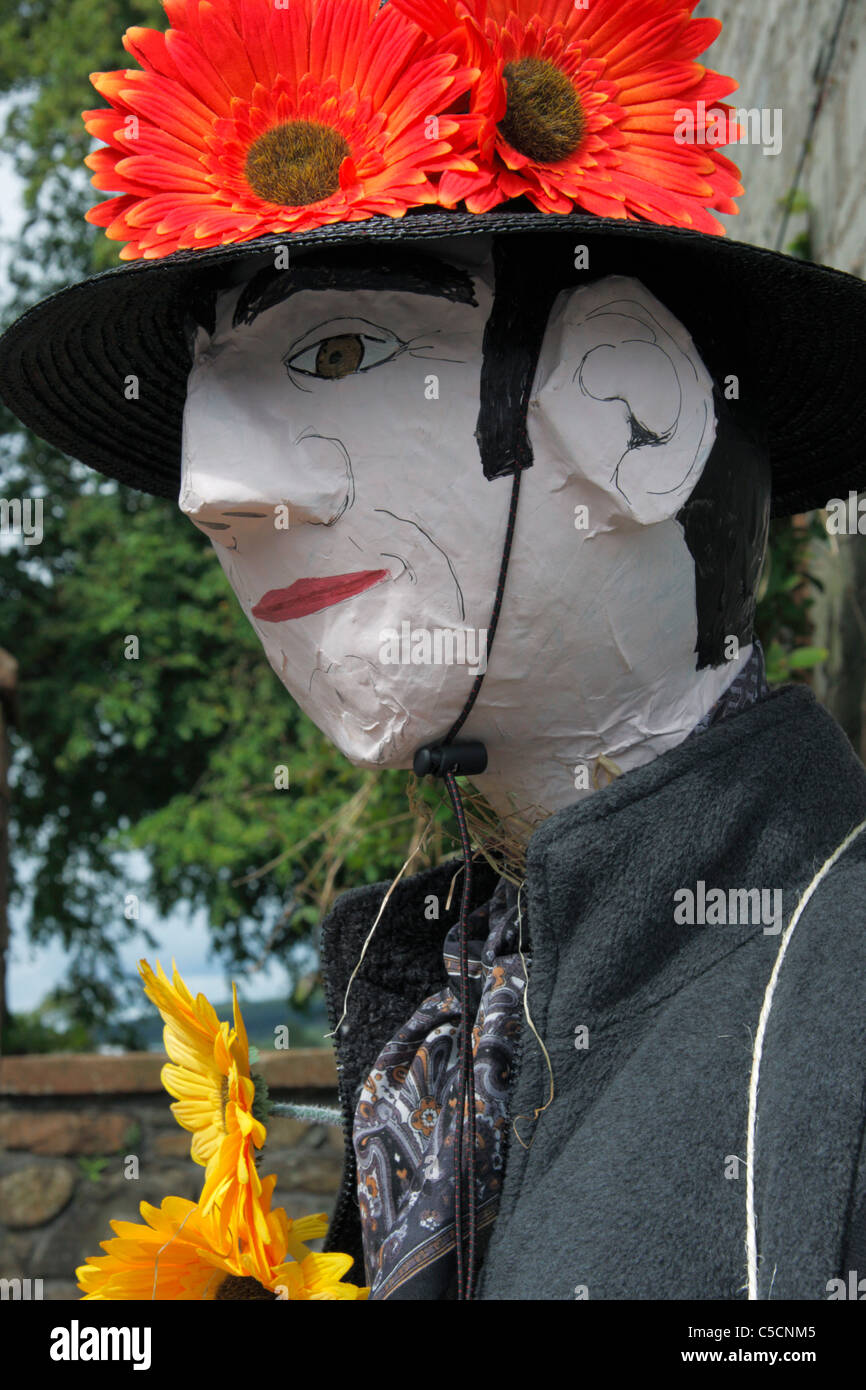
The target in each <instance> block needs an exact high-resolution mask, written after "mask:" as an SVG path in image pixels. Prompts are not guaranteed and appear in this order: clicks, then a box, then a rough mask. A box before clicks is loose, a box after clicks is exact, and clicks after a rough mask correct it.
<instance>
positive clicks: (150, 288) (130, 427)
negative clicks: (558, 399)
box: [0, 210, 866, 516]
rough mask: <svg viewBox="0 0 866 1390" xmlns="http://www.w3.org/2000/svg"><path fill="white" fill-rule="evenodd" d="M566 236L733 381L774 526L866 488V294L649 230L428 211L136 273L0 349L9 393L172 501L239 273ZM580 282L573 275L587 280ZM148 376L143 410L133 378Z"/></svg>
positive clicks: (696, 236)
mask: <svg viewBox="0 0 866 1390" xmlns="http://www.w3.org/2000/svg"><path fill="white" fill-rule="evenodd" d="M518 233H519V234H525V233H532V234H537V233H544V234H550V233H558V234H560V242H561V241H562V238H563V237H570V238H573V240H574V243H575V244H580V245H586V246H587V247H588V249H589V267H590V272H589V273H590V276H591V278H593V279H594V278H596V277H597V276H598V275H600V274H619V275H634V276H635V277H636V278H638V279H641V280H642V281H643V282H644V283H645V284H646V285H647V288H649V289H650V290H651V291H652V292H653V293H654V294H656V296H657V297H658V298H659V299H660V300H661V301H662V302H663V303H664V304H665V305H666V306H667V307H668V308H669V309H670V310H671V311H672V312H673V313H674V314H675V315H676V316H677V317H678V318H679V319H680V320H681V321H682V322H683V323H684V324H685V325H686V326H687V328H688V329H689V331H690V332H691V333H692V336H693V337H694V339H695V341H696V343H697V346H698V348H699V350H700V351H701V354H702V356H703V357H704V360H705V362H706V363H707V366H708V368H709V369H710V371H711V372H712V374H713V376H714V377H715V379H716V381H717V382H719V383H720V384H722V385H724V383H725V382H726V381H727V380H728V379H729V378H736V379H737V387H736V390H737V391H738V393H739V398H740V400H741V401H742V404H743V409H744V411H745V412H747V413H748V415H749V418H750V419H751V420H752V421H757V422H758V425H759V427H760V431H761V434H762V437H763V441H764V444H765V447H766V449H767V452H768V454H769V457H770V462H771V465H772V470H773V512H774V514H775V515H777V516H784V515H789V514H791V513H792V512H800V511H807V510H811V509H813V508H816V507H823V506H826V504H827V502H828V501H829V500H830V499H831V498H834V497H843V498H844V497H846V496H847V494H848V492H849V491H850V490H852V489H854V490H858V491H859V490H860V489H861V488H863V487H866V451H864V448H863V437H864V428H863V426H864V420H863V416H864V405H866V350H864V324H866V283H864V282H863V281H862V280H858V279H856V278H855V277H854V276H851V275H846V274H845V273H843V272H842V271H838V270H833V269H831V268H829V267H827V266H819V265H814V264H812V263H810V262H806V261H801V260H797V259H794V258H793V257H790V256H785V255H781V254H779V253H777V252H773V251H769V250H766V249H765V248H762V247H758V246H750V245H746V244H744V243H741V242H735V241H731V240H729V239H728V238H726V237H716V236H710V235H707V234H705V233H700V232H691V231H687V230H681V229H678V228H669V227H659V226H656V225H654V224H650V223H643V222H625V221H623V222H618V221H614V220H612V219H601V218H597V217H592V216H590V215H585V216H584V215H580V214H575V213H571V214H567V215H556V214H549V213H541V212H537V211H535V210H532V211H521V212H515V211H510V210H509V211H502V210H500V211H496V212H490V213H483V214H472V213H449V212H445V211H431V212H428V211H419V212H415V213H411V214H409V215H407V216H406V217H404V218H402V219H393V218H388V217H375V218H371V219H370V220H368V221H365V222H354V223H335V224H332V225H330V226H325V227H320V228H318V229H317V230H315V231H311V232H304V233H300V234H296V235H293V236H291V237H287V236H285V235H283V236H280V235H272V236H266V237H259V238H257V239H256V240H255V241H250V242H243V243H233V244H231V245H227V246H218V247H213V248H209V249H207V250H190V251H178V252H176V253H175V254H173V255H171V256H166V257H164V258H162V259H158V260H151V261H134V262H130V263H128V264H125V265H123V266H120V267H119V268H117V269H114V270H109V271H106V272H104V273H103V274H101V275H95V276H92V277H91V278H90V279H87V280H83V281H81V282H79V283H78V284H75V285H72V286H70V287H69V288H68V289H65V290H61V291H60V292H59V293H58V294H55V295H52V296H51V297H50V298H48V299H45V300H43V301H42V302H41V303H39V304H37V305H35V306H34V308H32V309H30V310H28V312H27V313H25V314H23V315H22V316H21V318H19V319H18V320H17V321H16V322H15V323H13V324H12V326H11V327H10V328H9V329H8V330H7V331H6V333H5V334H4V335H3V337H2V338H0V396H2V398H3V400H4V402H5V403H6V405H7V406H8V407H9V409H10V410H11V411H13V412H14V414H15V415H17V416H18V417H19V419H21V420H22V421H23V423H24V424H25V425H27V426H28V427H29V428H30V429H32V430H33V431H34V432H35V433H36V434H37V435H39V436H40V437H41V438H42V439H45V440H47V441H48V442H49V443H50V444H52V445H54V446H55V447H56V448H58V449H60V450H62V451H63V452H64V453H67V454H70V455H71V456H72V457H73V458H76V459H80V460H81V462H82V463H85V464H87V465H88V466H89V467H91V468H95V469H97V470H98V471H99V472H100V473H103V474H105V475H106V476H108V477H111V478H116V479H117V480H118V481H119V482H122V483H125V484H127V485H128V486H130V487H133V488H137V489H138V490H139V491H141V492H146V493H151V494H153V495H155V496H159V497H170V498H173V499H176V498H177V496H178V493H179V486H180V463H181V440H182V423H183V411H184V403H185V396H186V382H187V376H188V373H189V369H190V366H191V358H190V349H189V343H188V337H187V333H186V331H185V325H184V319H185V313H186V308H187V305H188V303H189V300H190V298H191V296H192V295H194V293H195V292H196V290H197V289H199V290H200V287H201V285H202V283H203V282H206V281H207V280H208V279H211V280H212V279H213V276H214V274H215V273H219V272H222V271H228V270H230V268H231V263H232V262H238V263H239V267H238V268H239V269H240V268H241V267H242V264H243V263H246V262H249V263H250V265H251V266H253V265H254V263H255V258H261V257H262V255H263V254H264V255H265V256H266V257H268V258H273V248H274V247H276V246H286V245H288V246H289V247H290V248H297V249H299V250H300V249H304V250H312V249H316V248H319V247H334V248H335V249H338V248H339V247H340V246H341V245H343V244H344V243H347V242H350V241H359V240H360V241H363V242H365V243H368V244H370V243H373V244H375V243H383V244H384V243H394V242H409V241H419V240H425V239H428V238H437V237H439V238H441V237H459V236H478V235H481V234H486V235H496V236H509V235H513V234H518ZM577 278H579V277H577V276H575V279H577ZM130 377H135V378H137V380H138V391H137V399H135V400H129V399H127V394H125V383H127V381H128V380H129V378H130Z"/></svg>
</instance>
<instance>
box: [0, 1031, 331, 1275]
mask: <svg viewBox="0 0 866 1390" xmlns="http://www.w3.org/2000/svg"><path fill="white" fill-rule="evenodd" d="M164 1061H165V1058H164V1057H162V1056H159V1055H156V1054H153V1053H130V1054H127V1055H125V1056H119V1057H104V1056H85V1055H81V1054H73V1053H70V1054H53V1055H47V1056H32V1057H7V1058H3V1059H2V1060H0V1279H6V1280H12V1279H20V1280H26V1279H29V1280H30V1281H31V1284H30V1289H31V1294H35V1293H36V1291H37V1287H38V1286H37V1285H36V1284H35V1283H34V1281H35V1280H41V1281H42V1286H41V1294H42V1297H43V1298H45V1299H54V1300H60V1299H79V1298H80V1297H81V1294H80V1292H79V1290H78V1289H77V1287H76V1283H75V1274H74V1271H75V1268H76V1266H77V1265H80V1264H82V1263H83V1261H84V1260H85V1258H86V1257H87V1256H88V1255H99V1254H101V1253H102V1251H101V1249H100V1242H101V1241H103V1240H108V1239H110V1238H111V1236H112V1235H113V1232H112V1230H111V1227H110V1226H109V1221H111V1220H122V1221H140V1219H141V1218H140V1215H139V1204H140V1203H141V1202H142V1201H146V1202H150V1203H152V1204H153V1205H154V1206H158V1205H159V1203H160V1202H161V1201H162V1199H163V1197H167V1196H177V1197H187V1198H189V1199H190V1200H192V1201H195V1200H197V1198H198V1196H199V1193H200V1191H201V1185H202V1180H203V1175H204V1169H203V1168H200V1167H199V1166H198V1165H197V1164H195V1163H193V1162H192V1160H191V1159H190V1157H189V1143H190V1135H188V1134H187V1133H186V1132H185V1131H184V1130H182V1129H180V1128H179V1126H178V1125H177V1123H176V1122H175V1120H174V1117H173V1115H172V1113H171V1111H170V1109H169V1105H170V1103H171V1101H170V1097H169V1096H167V1095H166V1093H165V1091H164V1090H163V1089H162V1087H161V1085H160V1080H159V1073H160V1068H161V1066H162V1064H163V1062H164ZM255 1069H256V1071H260V1072H261V1073H262V1074H263V1075H264V1077H265V1079H266V1081H267V1082H268V1086H269V1089H270V1093H271V1097H272V1099H274V1100H278V1101H295V1102H303V1103H310V1102H312V1103H314V1104H317V1105H327V1106H336V1105H337V1093H336V1072H335V1068H334V1059H333V1054H332V1053H331V1052H330V1051H329V1050H326V1049H322V1050H307V1051H305V1050H301V1049H299V1050H297V1051H295V1052H287V1053H285V1054H274V1055H273V1056H270V1057H264V1056H263V1057H262V1058H261V1059H260V1061H259V1062H257V1063H256V1068H255ZM342 1154H343V1141H342V1134H341V1131H340V1130H339V1129H337V1128H336V1127H333V1126H330V1125H327V1126H326V1125H311V1124H306V1123H303V1122H301V1121H299V1120H295V1119H286V1118H282V1117H276V1118H273V1119H271V1121H270V1123H269V1125H268V1142H267V1145H266V1147H265V1150H264V1153H263V1158H262V1161H261V1164H260V1172H261V1173H262V1174H265V1173H276V1174H277V1179H278V1181H277V1188H276V1197H275V1201H276V1203H277V1204H278V1205H280V1206H283V1207H285V1209H286V1211H287V1212H288V1214H289V1215H290V1216H303V1215H306V1214H308V1213H312V1212H318V1211H325V1212H327V1213H328V1216H330V1215H331V1211H332V1208H333V1205H334V1201H335V1198H336V1194H337V1190H338V1188H339V1184H340V1177H341V1173H342ZM130 1158H134V1159H136V1160H137V1163H130V1162H129V1159H130ZM136 1168H137V1171H138V1176H137V1177H130V1176H127V1175H126V1174H128V1173H130V1172H134V1171H135V1170H136ZM24 1287H25V1290H26V1286H24Z"/></svg>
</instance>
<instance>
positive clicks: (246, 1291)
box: [75, 1176, 369, 1302]
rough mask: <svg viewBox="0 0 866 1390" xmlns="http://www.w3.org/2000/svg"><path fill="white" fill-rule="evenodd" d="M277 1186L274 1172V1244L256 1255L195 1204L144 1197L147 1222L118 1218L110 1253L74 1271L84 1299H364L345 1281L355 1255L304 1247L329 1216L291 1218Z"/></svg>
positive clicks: (266, 1188) (269, 1221)
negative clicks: (278, 1204) (156, 1203)
mask: <svg viewBox="0 0 866 1390" xmlns="http://www.w3.org/2000/svg"><path fill="white" fill-rule="evenodd" d="M275 1183H276V1178H275V1177H273V1176H271V1177H268V1178H265V1180H264V1182H263V1184H262V1210H263V1213H264V1217H265V1221H266V1225H267V1228H268V1241H267V1242H266V1244H265V1246H264V1247H263V1248H262V1250H261V1251H259V1252H258V1253H255V1252H253V1251H252V1250H249V1249H247V1248H245V1247H244V1246H243V1245H241V1247H240V1249H239V1250H235V1249H233V1242H232V1241H231V1240H229V1241H228V1242H224V1241H222V1240H221V1238H220V1235H219V1229H218V1224H217V1222H216V1221H214V1219H213V1218H212V1217H208V1216H205V1215H204V1214H203V1212H202V1210H201V1206H200V1205H199V1206H196V1204H195V1203H194V1202H188V1201H185V1200H184V1199H183V1198H182V1197H166V1198H165V1199H164V1201H163V1203H162V1205H161V1206H160V1207H152V1206H150V1205H149V1204H148V1203H147V1202H142V1204H141V1215H142V1216H143V1218H144V1221H145V1223H146V1224H145V1225H138V1224H137V1223H135V1222H132V1221H112V1222H111V1227H112V1230H113V1231H114V1232H115V1239H114V1240H105V1241H103V1242H102V1248H103V1250H104V1251H105V1254H104V1255H92V1256H90V1257H89V1259H88V1260H87V1262H86V1264H83V1265H81V1266H80V1267H79V1268H78V1269H77V1270H76V1271H75V1272H76V1275H77V1277H78V1287H79V1288H80V1289H82V1290H83V1293H84V1298H85V1300H93V1299H101V1300H141V1301H143V1300H152V1299H156V1300H158V1301H160V1302H162V1301H165V1300H175V1299H176V1300H181V1301H184V1300H185V1301H190V1300H196V1299H205V1300H212V1299H246V1300H249V1299H280V1300H287V1301H296V1300H299V1299H314V1300H322V1299H365V1298H366V1297H367V1295H368V1292H369V1290H368V1289H366V1288H359V1287H358V1286H357V1285H355V1284H344V1283H343V1282H342V1280H343V1275H344V1274H346V1273H347V1272H348V1270H349V1269H350V1267H351V1265H352V1260H351V1257H350V1256H349V1255H338V1254H331V1255H317V1254H314V1253H312V1252H311V1251H310V1250H309V1249H308V1248H307V1246H306V1245H305V1244H304V1242H305V1241H308V1240H317V1239H319V1237H321V1236H323V1235H325V1233H326V1231H327V1227H328V1222H327V1218H326V1217H325V1215H324V1214H321V1215H318V1216H305V1217H302V1218H301V1219H300V1220H298V1221H294V1222H292V1221H290V1220H289V1219H288V1217H287V1216H286V1214H285V1212H284V1211H283V1210H282V1208H278V1209H277V1210H276V1211H272V1210H271V1205H270V1204H271V1197H272V1194H273V1190H274V1184H275Z"/></svg>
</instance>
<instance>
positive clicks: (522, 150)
mask: <svg viewBox="0 0 866 1390" xmlns="http://www.w3.org/2000/svg"><path fill="white" fill-rule="evenodd" d="M503 76H504V78H505V83H506V87H507V97H508V100H507V106H506V109H505V115H504V116H503V118H502V120H501V121H500V122H499V133H500V135H501V136H502V137H503V139H505V140H507V141H508V143H509V145H511V146H512V148H513V149H515V150H517V151H518V153H519V154H525V155H526V157H527V158H528V159H537V160H538V162H539V163H540V164H555V163H556V161H557V160H558V159H566V158H567V157H568V155H570V154H574V151H575V150H576V149H577V147H578V145H579V144H580V142H581V140H582V139H583V135H584V131H585V130H586V117H585V115H584V113H583V107H582V106H581V104H580V98H579V96H578V95H577V92H576V91H575V90H574V88H573V87H572V85H571V83H570V82H569V80H568V78H567V77H566V75H565V73H564V72H561V71H560V69H559V68H558V67H556V66H555V64H554V63H549V62H547V60H546V59H543V58H517V59H515V61H514V62H513V63H506V64H505V68H504V71H503Z"/></svg>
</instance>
